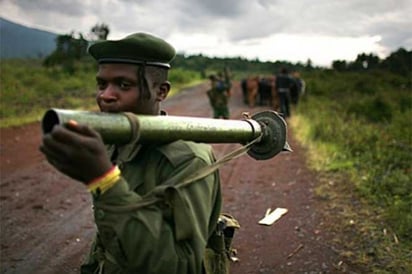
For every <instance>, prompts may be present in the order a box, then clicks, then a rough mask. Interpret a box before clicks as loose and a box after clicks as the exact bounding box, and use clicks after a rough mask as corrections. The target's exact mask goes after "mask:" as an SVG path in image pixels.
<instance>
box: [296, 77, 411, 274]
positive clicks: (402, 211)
mask: <svg viewBox="0 0 412 274" xmlns="http://www.w3.org/2000/svg"><path fill="white" fill-rule="evenodd" d="M305 80H306V81H307V83H308V93H307V94H305V95H304V97H303V100H302V102H301V103H300V105H299V106H298V108H297V113H296V114H297V115H296V117H295V118H294V120H293V125H294V127H295V128H296V131H297V135H298V136H299V137H300V138H301V140H302V141H304V142H306V143H307V144H311V146H312V148H315V147H316V150H314V149H312V150H311V151H312V156H311V160H312V164H313V166H314V167H315V168H316V169H317V170H319V171H322V172H335V173H341V174H346V175H347V176H348V177H349V179H350V182H352V185H353V187H354V188H355V189H356V191H357V193H358V195H360V196H361V197H363V198H364V199H366V200H367V201H368V202H369V204H370V205H372V207H373V208H376V209H377V210H378V212H380V213H379V214H381V215H382V217H383V220H384V222H385V223H386V226H388V227H390V228H391V230H392V231H394V235H395V236H394V237H396V241H397V242H400V246H401V247H402V246H403V248H404V249H402V248H401V253H402V252H403V253H402V256H403V257H402V259H404V260H406V261H409V263H407V262H405V263H403V262H401V263H400V261H399V260H397V261H396V263H397V264H398V271H401V272H402V271H403V270H404V268H402V267H404V266H405V264H408V267H409V270H412V269H410V268H411V267H412V266H411V263H410V262H411V259H412V258H411V256H412V254H411V250H412V248H411V247H412V234H411V231H412V127H411V124H412V122H411V121H412V90H411V87H410V82H409V81H410V79H407V78H402V77H399V76H396V75H391V74H386V73H382V72H371V73H358V74H354V73H344V74H339V73H334V72H332V71H324V72H314V73H312V74H307V75H305ZM319 154H320V155H321V156H319ZM346 183H348V182H346ZM382 227H385V225H382ZM382 229H383V228H382ZM375 240H376V239H375ZM385 248H387V247H385ZM381 252H385V249H383V251H381ZM386 255H387V254H386ZM382 256H383V257H384V255H382ZM398 259H399V258H398ZM399 263H400V265H399ZM388 267H391V268H388V269H392V270H393V269H394V268H393V267H396V266H394V265H391V266H388ZM381 273H390V272H381Z"/></svg>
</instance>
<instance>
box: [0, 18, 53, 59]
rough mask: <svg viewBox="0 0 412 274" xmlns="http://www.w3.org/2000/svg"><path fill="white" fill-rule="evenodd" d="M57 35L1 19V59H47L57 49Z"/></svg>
mask: <svg viewBox="0 0 412 274" xmlns="http://www.w3.org/2000/svg"><path fill="white" fill-rule="evenodd" d="M57 35H58V34H55V33H51V32H48V31H43V30H39V29H34V28H29V27H25V26H23V25H19V24H16V23H13V22H11V21H8V20H6V19H4V18H1V17H0V58H1V59H10V58H39V57H45V56H47V55H49V54H50V53H52V52H53V50H54V49H55V48H56V42H55V39H56V37H57Z"/></svg>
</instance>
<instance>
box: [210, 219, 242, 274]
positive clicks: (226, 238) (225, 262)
mask: <svg viewBox="0 0 412 274" xmlns="http://www.w3.org/2000/svg"><path fill="white" fill-rule="evenodd" d="M238 228H240V225H239V222H238V221H237V220H236V219H235V218H233V216H231V215H229V214H223V213H222V214H220V216H219V220H218V222H217V225H216V229H215V231H214V232H213V234H212V235H211V236H210V238H209V239H208V241H207V246H206V251H205V258H204V267H205V273H206V274H229V270H230V262H236V261H238V260H239V259H238V258H237V257H236V253H237V252H236V249H234V248H232V240H233V237H234V234H235V231H236V229H238Z"/></svg>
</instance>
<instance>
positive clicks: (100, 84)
mask: <svg viewBox="0 0 412 274" xmlns="http://www.w3.org/2000/svg"><path fill="white" fill-rule="evenodd" d="M96 86H97V88H98V89H99V90H103V89H105V88H106V87H107V82H106V81H102V80H97V81H96Z"/></svg>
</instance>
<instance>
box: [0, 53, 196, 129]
mask: <svg viewBox="0 0 412 274" xmlns="http://www.w3.org/2000/svg"><path fill="white" fill-rule="evenodd" d="M75 67H76V70H75V72H74V73H73V74H68V73H67V72H66V71H64V69H61V68H53V69H46V68H44V67H43V66H42V65H41V62H40V60H8V61H2V63H1V74H0V127H10V126H19V125H23V124H27V123H31V122H34V121H39V120H41V118H42V116H43V114H44V112H45V111H46V110H47V109H49V108H65V109H94V108H96V106H95V105H96V104H95V80H94V79H95V74H96V71H95V67H94V66H93V65H92V64H90V63H87V62H79V63H77V64H76V65H75ZM169 80H170V81H171V82H172V89H171V91H170V93H169V97H170V96H173V95H174V94H176V93H178V92H179V91H180V90H181V89H183V88H185V87H188V86H191V85H195V84H197V83H200V82H202V81H204V79H201V77H200V73H198V72H194V71H187V70H183V69H174V70H171V71H170V73H169Z"/></svg>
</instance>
